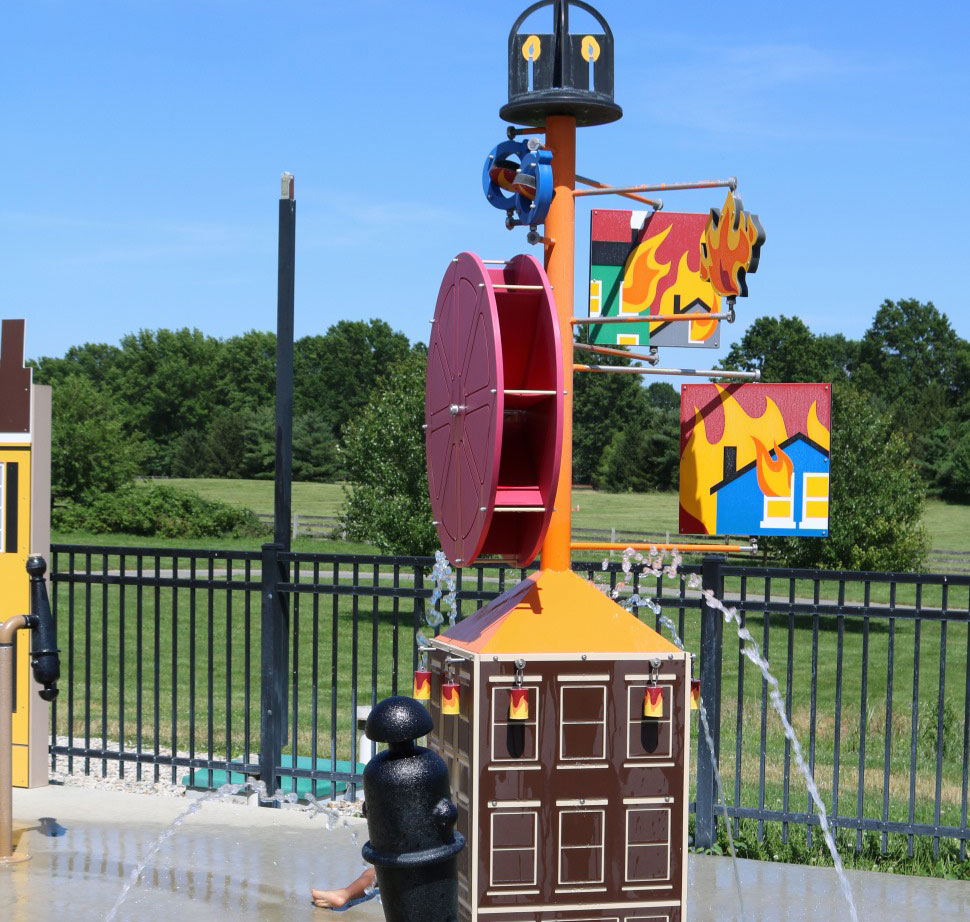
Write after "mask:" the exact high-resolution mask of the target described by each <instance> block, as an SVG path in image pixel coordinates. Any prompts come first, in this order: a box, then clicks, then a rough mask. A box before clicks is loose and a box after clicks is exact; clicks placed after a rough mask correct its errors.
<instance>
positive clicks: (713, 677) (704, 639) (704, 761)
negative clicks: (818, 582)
mask: <svg viewBox="0 0 970 922" xmlns="http://www.w3.org/2000/svg"><path fill="white" fill-rule="evenodd" d="M723 563H724V558H723V557H720V556H718V555H711V556H710V557H705V558H704V561H703V563H702V564H701V586H702V588H703V589H704V590H708V589H709V590H711V591H712V592H713V593H714V595H715V596H716V597H717V598H720V596H721V594H722V588H723V584H724V578H723V575H722V573H721V566H722V565H723ZM723 628H724V619H723V618H722V617H721V613H720V612H719V611H718V610H717V609H716V608H712V607H711V606H710V605H708V604H707V602H706V600H702V602H701V655H700V668H701V702H702V703H703V706H704V709H705V711H706V713H707V721H708V724H709V725H710V728H711V734H712V736H713V737H714V750H715V751H714V754H713V758H712V754H711V752H710V750H709V748H708V746H707V744H706V741H705V740H704V739H703V738H702V739H701V741H700V743H699V744H698V747H697V819H696V824H695V826H694V847H695V848H711V847H712V846H713V845H714V842H715V840H716V838H717V829H716V824H715V818H714V807H715V804H714V800H715V796H716V788H715V783H714V766H715V760H716V759H717V757H718V755H719V753H718V749H719V745H720V722H721V701H720V694H721V682H720V679H721V672H720V668H721V654H720V650H721V640H722V637H723ZM701 736H702V737H703V734H701Z"/></svg>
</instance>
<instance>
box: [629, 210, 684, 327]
mask: <svg viewBox="0 0 970 922" xmlns="http://www.w3.org/2000/svg"><path fill="white" fill-rule="evenodd" d="M672 227H673V225H670V226H668V227H665V228H664V229H663V230H662V231H661V232H660V233H659V234H657V235H656V236H654V237H648V238H647V239H646V240H644V241H643V242H642V243H640V244H639V245H638V246H637V248H636V249H635V250H634V251H633V252H632V253H631V254H630V257H629V259H627V263H626V268H625V269H624V270H623V278H624V279H625V281H624V282H623V305H622V310H623V312H624V313H639V312H641V311H645V310H647V308H649V307H650V305H651V304H652V303H653V299H654V298H655V297H656V296H657V286H658V285H659V284H660V282H661V281H662V280H663V279H664V278H666V276H667V273H669V272H670V263H661V262H657V251H658V250H659V249H660V245H661V244H662V243H663V242H664V240H666V239H667V236H668V235H669V234H670V231H671V228H672Z"/></svg>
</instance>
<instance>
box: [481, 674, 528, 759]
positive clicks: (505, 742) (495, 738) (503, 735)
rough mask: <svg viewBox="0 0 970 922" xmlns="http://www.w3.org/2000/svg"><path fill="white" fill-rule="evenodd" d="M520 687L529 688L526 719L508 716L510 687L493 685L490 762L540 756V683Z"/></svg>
mask: <svg viewBox="0 0 970 922" xmlns="http://www.w3.org/2000/svg"><path fill="white" fill-rule="evenodd" d="M523 687H524V688H527V689H528V691H529V717H528V719H527V720H509V702H510V697H511V695H510V688H509V687H498V688H493V689H492V702H491V706H492V720H491V729H490V732H491V736H492V739H491V752H492V761H493V762H535V761H536V760H537V759H538V758H539V686H538V685H525V686H523Z"/></svg>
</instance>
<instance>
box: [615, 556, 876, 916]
mask: <svg viewBox="0 0 970 922" xmlns="http://www.w3.org/2000/svg"><path fill="white" fill-rule="evenodd" d="M663 559H664V555H663V554H662V553H661V552H658V551H657V550H656V548H651V549H650V552H649V554H648V558H647V565H646V566H645V567H644V568H643V570H642V573H643V574H647V573H651V574H653V575H654V576H660V575H661V574H663V575H665V576H667V577H669V578H671V579H674V578H676V577H677V569H678V567H679V566H680V562H681V559H680V555H679V554H678V553H677V552H676V551H674V552H673V553H672V555H671V562H670V563H669V564H668V565H667V566H664V564H663ZM633 561H636V563H638V564H639V563H641V562H643V561H644V557H643V555H642V554H634V551H633V549H632V548H628V549H627V550H626V551H624V552H623V562H622V564H621V568H622V571H623V574H624V582H622V583H620V584H619V585H618V586H616V587H613V588H611V589H610V590H608V594H609V595H610V596H611V597H612V598H614V599H616V598H618V597H619V595H620V593H621V592H622V590H623V588H624V586H625V580H626V579H629V578H630V576H631V573H632V570H633ZM607 566H608V561H606V560H604V561H603V569H604V570H605V569H606V568H607ZM687 585H688V587H689V588H690V589H700V590H701V594H702V596H703V597H704V600H705V601H706V602H707V604H708V605H709V606H710V607H711V608H714V609H716V610H717V611H719V612H720V613H721V614H722V615H723V616H724V620H725V621H726V622H727V623H728V624H733V625H734V626H735V628H736V629H737V633H738V638H739V639H740V640H741V641H742V652H743V653H744V655H745V656H746V657H747V658H748V659H749V660H750V661H751V662H752V663H753V664H754V665H755V666H757V667H758V670H759V671H760V672H761V674H762V676H763V677H764V680H765V682H766V683H767V684H768V689H769V692H768V697H769V700H770V702H771V706H772V708H773V709H774V710H775V712H776V713H777V714H778V717H779V718H780V719H781V724H782V727H783V728H784V731H785V736H786V737H787V738H788V740H789V742H790V743H791V745H792V753H793V754H794V756H795V764H796V765H797V766H798V768H799V770H800V771H801V773H802V775H803V776H804V778H805V784H806V786H807V788H808V793H809V795H810V796H811V798H812V802H813V803H814V804H815V807H816V810H817V813H818V819H819V826H820V827H821V829H822V835H823V837H824V839H825V845H826V847H827V848H828V850H829V854H830V855H831V856H832V863H833V864H834V865H835V871H836V873H837V874H838V876H839V883H840V884H841V886H842V892H843V893H844V895H845V900H846V902H847V903H848V904H849V914H850V916H851V918H852V922H859V914H858V912H857V911H856V905H855V899H854V898H853V896H852V887H851V885H850V884H849V879H848V878H847V877H846V875H845V869H844V868H843V866H842V858H841V857H840V855H839V851H838V849H837V848H836V845H835V839H834V838H833V837H832V833H831V830H830V829H829V823H828V813H827V812H826V810H825V805H824V804H823V803H822V798H821V795H820V794H819V791H818V787H817V786H816V784H815V778H814V777H813V775H812V772H811V771H810V770H809V767H808V765H806V763H805V758H804V755H803V754H802V747H801V744H800V743H799V742H798V737H797V736H796V735H795V729H794V727H792V725H791V721H789V719H788V715H787V714H786V712H785V704H784V701H783V700H782V696H781V690H780V688H779V685H778V680H777V679H776V678H775V677H774V675H772V673H771V669H770V666H769V664H768V661H767V660H766V659H765V658H764V657H763V656H762V655H761V648H760V647H759V646H758V642H757V641H756V640H755V639H754V637H753V636H752V635H751V633H750V631H748V629H747V628H746V627H744V625H743V624H742V623H741V619H740V618H739V617H738V612H737V609H736V608H728V607H727V606H725V604H724V603H723V602H722V601H721V600H720V599H718V598H717V596H716V595H715V594H714V593H713V591H711V590H710V589H703V588H702V583H701V579H700V577H699V576H697V575H696V574H691V576H690V577H689V578H688V581H687ZM625 605H626V606H627V607H633V606H636V605H645V606H646V607H648V608H649V609H650V610H651V611H652V612H653V613H654V614H655V615H656V616H657V618H658V619H659V620H660V622H661V623H662V624H663V625H664V627H666V628H667V630H668V631H669V632H670V633H671V635H672V637H673V638H674V642H675V643H676V644H677V646H678V647H680V649H681V650H683V649H684V643H683V641H682V640H681V638H680V636H679V635H678V633H677V628H676V626H675V625H674V623H673V621H671V620H670V618H668V617H667V616H666V615H664V614H662V612H661V608H660V605H659V604H658V603H657V602H656V601H654V600H653V599H647V598H642V597H640V596H639V595H638V594H636V593H634V594H633V595H631V596H630V597H629V598H628V599H626V600H625ZM700 719H701V726H702V727H703V730H704V738H705V740H706V742H707V746H708V749H709V750H710V753H711V762H712V764H713V766H714V779H715V782H716V783H717V796H718V802H719V803H720V806H721V809H722V812H723V815H724V825H725V828H726V830H727V835H728V845H729V847H730V851H731V858H732V859H733V862H734V881H735V885H736V887H737V891H738V903H739V904H740V909H741V917H742V919H743V918H744V917H745V910H744V897H743V894H742V888H741V877H740V874H739V871H738V860H737V855H736V853H735V849H734V837H733V835H732V833H731V824H730V822H728V815H727V805H726V801H725V799H724V789H723V787H722V785H721V775H720V771H719V770H718V764H717V758H716V756H715V754H714V739H713V736H712V734H711V728H710V725H709V724H708V720H707V711H706V709H705V707H704V703H703V701H702V702H701V703H700Z"/></svg>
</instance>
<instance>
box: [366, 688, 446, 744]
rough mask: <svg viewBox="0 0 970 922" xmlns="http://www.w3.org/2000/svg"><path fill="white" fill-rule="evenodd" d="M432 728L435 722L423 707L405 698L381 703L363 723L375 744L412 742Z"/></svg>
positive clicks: (393, 697)
mask: <svg viewBox="0 0 970 922" xmlns="http://www.w3.org/2000/svg"><path fill="white" fill-rule="evenodd" d="M433 729H434V721H433V720H432V719H431V715H430V714H429V713H428V712H427V711H426V710H425V708H424V706H423V705H422V704H420V703H419V702H417V701H415V700H414V698H408V697H407V696H406V695H393V696H392V697H390V698H385V699H384V700H383V701H379V702H378V703H377V704H376V705H375V706H374V709H373V710H372V711H371V712H370V714H369V715H368V717H367V723H366V724H364V733H366V734H367V738H368V739H369V740H373V741H374V742H375V743H389V744H394V743H410V742H413V741H414V740H418V739H421V737H422V736H427V735H428V734H429V733H430V732H431V731H432V730H433Z"/></svg>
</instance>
